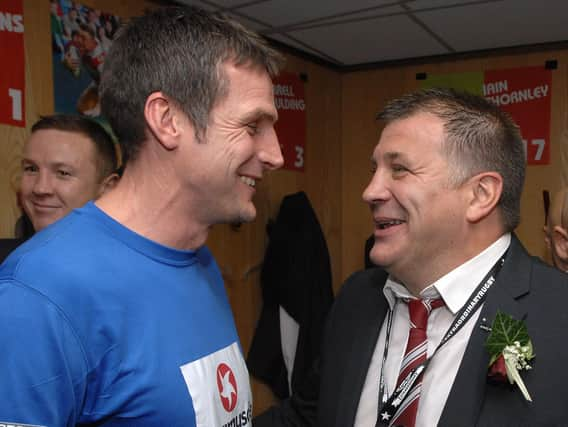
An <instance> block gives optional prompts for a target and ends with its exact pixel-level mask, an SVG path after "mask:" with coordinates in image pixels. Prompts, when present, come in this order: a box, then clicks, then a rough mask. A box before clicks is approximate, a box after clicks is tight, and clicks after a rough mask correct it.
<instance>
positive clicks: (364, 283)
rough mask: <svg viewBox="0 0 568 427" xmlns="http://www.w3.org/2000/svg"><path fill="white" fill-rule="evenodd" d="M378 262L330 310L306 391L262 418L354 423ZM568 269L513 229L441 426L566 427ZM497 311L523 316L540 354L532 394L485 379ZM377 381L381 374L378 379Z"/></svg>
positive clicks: (376, 323)
mask: <svg viewBox="0 0 568 427" xmlns="http://www.w3.org/2000/svg"><path fill="white" fill-rule="evenodd" d="M385 280H386V274H385V273H384V272H382V271H381V270H378V269H370V270H365V271H362V272H359V273H356V274H354V275H353V276H351V277H350V278H349V279H348V280H347V282H346V283H345V284H344V286H343V287H342V290H341V292H340V294H339V295H338V297H337V299H336V302H335V304H334V306H333V308H332V311H331V312H330V315H329V318H328V324H327V329H326V333H325V336H324V339H323V348H322V353H321V354H322V359H321V363H320V366H319V367H318V368H317V369H316V370H314V373H313V376H312V382H311V383H310V384H306V385H305V387H304V388H303V390H302V393H298V394H297V395H295V396H293V398H292V399H290V400H288V401H286V402H284V403H283V404H282V405H281V406H280V407H275V408H272V409H271V410H269V411H268V412H266V413H265V414H263V415H262V416H260V417H257V418H256V419H255V422H254V426H255V427H263V426H270V425H276V426H278V425H286V426H301V425H318V426H322V427H332V426H336V427H347V426H352V425H353V422H354V420H355V415H356V412H357V407H358V404H359V398H360V395H361V391H362V388H363V384H364V382H365V378H366V375H367V370H368V367H369V363H370V360H371V356H372V354H373V351H374V348H375V345H376V343H377V338H378V335H379V331H380V329H381V325H382V324H383V320H384V318H385V315H386V313H387V310H388V304H387V302H386V300H385V298H384V295H383V293H382V287H383V285H384V283H385ZM567 303H568V275H566V274H564V273H562V272H560V271H558V270H556V269H553V268H551V267H549V266H547V265H545V264H544V263H543V262H541V261H540V260H539V259H538V258H536V257H531V256H529V254H528V253H527V252H526V251H525V249H524V248H523V246H522V245H521V243H520V242H519V240H518V239H517V238H516V237H515V236H513V239H512V242H511V247H510V249H509V253H508V255H507V258H506V261H505V264H504V265H503V268H502V269H501V272H500V273H499V275H498V277H497V281H496V282H495V284H494V285H493V286H492V287H491V289H490V290H489V292H488V294H487V299H486V301H485V304H484V306H483V308H482V311H481V313H480V316H479V320H478V325H476V326H475V328H474V330H473V332H472V335H471V337H470V339H469V343H468V345H467V349H466V352H465V354H464V357H463V360H462V362H461V365H460V368H459V370H458V373H457V376H456V379H455V381H454V384H453V386H452V389H451V391H450V394H449V396H448V400H447V401H446V405H445V407H444V410H443V412H442V416H441V418H440V422H439V426H448V427H450V426H451V427H460V426H500V427H501V426H568V397H566V396H567V393H566V389H565V387H566V384H568V354H567V353H568V351H567V350H568V339H567V338H568V306H567V305H566V304H567ZM497 310H500V311H502V312H505V313H507V314H509V315H511V316H513V317H514V318H516V319H523V320H524V321H525V323H526V325H527V328H528V332H529V336H530V337H531V340H532V343H533V346H534V353H535V354H536V357H535V359H533V360H532V361H531V365H532V367H533V369H532V370H530V371H523V373H522V377H523V380H524V382H525V384H526V386H527V388H528V390H529V392H530V394H531V396H532V398H533V402H532V403H528V402H526V401H525V400H524V398H523V396H522V394H521V393H520V391H519V390H518V389H517V387H516V386H514V387H513V386H509V385H508V384H490V383H488V382H487V367H488V363H489V354H488V353H487V351H486V349H485V347H484V343H485V340H486V339H487V335H488V332H486V331H485V330H483V329H481V328H480V327H479V325H481V323H482V322H483V319H486V322H485V323H486V324H488V325H490V324H491V322H492V321H493V319H494V317H495V314H496V312H497ZM377 380H378V379H377Z"/></svg>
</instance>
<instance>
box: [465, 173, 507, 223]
mask: <svg viewBox="0 0 568 427" xmlns="http://www.w3.org/2000/svg"><path fill="white" fill-rule="evenodd" d="M469 184H470V200H469V206H468V209H467V213H466V218H467V220H468V221H470V222H479V221H481V220H482V219H484V218H486V217H487V216H488V215H489V214H491V212H493V210H494V209H495V206H497V204H498V203H499V199H500V198H501V193H502V192H503V178H502V177H501V175H500V174H499V173H497V172H481V173H479V174H477V175H475V176H473V177H472V178H470V180H469Z"/></svg>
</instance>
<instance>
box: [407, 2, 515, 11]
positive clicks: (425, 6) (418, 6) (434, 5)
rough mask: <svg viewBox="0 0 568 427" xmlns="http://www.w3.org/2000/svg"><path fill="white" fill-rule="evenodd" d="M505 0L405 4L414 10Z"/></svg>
mask: <svg viewBox="0 0 568 427" xmlns="http://www.w3.org/2000/svg"><path fill="white" fill-rule="evenodd" d="M502 1H505V0H411V1H409V2H405V5H406V6H407V7H408V8H409V9H412V10H420V9H432V8H450V7H456V6H463V5H466V4H475V3H496V2H502Z"/></svg>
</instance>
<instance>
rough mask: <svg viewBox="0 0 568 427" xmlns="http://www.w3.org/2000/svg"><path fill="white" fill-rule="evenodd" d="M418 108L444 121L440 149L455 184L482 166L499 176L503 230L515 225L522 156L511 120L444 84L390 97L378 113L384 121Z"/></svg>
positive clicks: (491, 105) (487, 103) (484, 102)
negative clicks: (440, 86) (445, 86)
mask: <svg viewBox="0 0 568 427" xmlns="http://www.w3.org/2000/svg"><path fill="white" fill-rule="evenodd" d="M420 112H427V113H430V114H433V115H435V116H437V117H438V118H440V119H441V120H442V121H443V123H444V132H445V138H444V141H442V150H443V153H444V154H445V155H446V157H447V158H448V160H449V162H448V163H449V164H450V167H451V183H452V184H453V185H455V186H457V185H461V184H462V183H464V182H465V181H467V180H468V179H469V178H471V177H472V176H474V175H475V174H477V173H480V172H484V171H495V172H497V173H499V174H500V175H501V177H502V178H503V193H502V194H501V199H500V200H499V206H500V208H501V213H502V218H503V225H504V227H505V229H506V230H507V231H512V230H514V229H515V228H516V227H517V225H519V221H520V211H521V195H522V192H523V185H524V181H525V169H526V165H525V163H526V160H525V148H524V144H523V140H522V137H521V133H520V130H519V127H518V126H517V125H516V124H515V122H514V121H513V119H512V118H511V117H510V116H509V115H508V114H507V113H505V112H504V111H502V110H501V109H500V108H499V107H498V106H497V105H496V104H494V103H492V102H491V101H488V100H486V99H485V98H483V97H481V96H477V95H473V94H471V93H467V92H460V91H457V90H454V89H445V88H443V89H442V88H434V89H425V90H420V91H417V92H414V93H410V94H407V95H404V96H402V97H400V98H398V99H395V100H393V101H391V102H389V103H388V104H387V106H386V107H385V108H384V110H383V111H382V112H381V113H379V114H378V116H377V118H378V119H379V120H383V121H385V122H386V123H387V124H388V123H391V122H393V121H395V120H399V119H404V118H408V117H410V116H412V115H414V114H416V113H420Z"/></svg>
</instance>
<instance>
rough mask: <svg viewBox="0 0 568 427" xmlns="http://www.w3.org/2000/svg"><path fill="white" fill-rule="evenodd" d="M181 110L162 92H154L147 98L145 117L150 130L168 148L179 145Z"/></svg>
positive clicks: (171, 148)
mask: <svg viewBox="0 0 568 427" xmlns="http://www.w3.org/2000/svg"><path fill="white" fill-rule="evenodd" d="M180 113H181V110H180V109H179V108H178V107H177V105H176V104H175V102H173V101H172V100H171V99H170V98H168V97H167V96H166V95H164V94H163V93H162V92H153V93H151V94H150V95H149V96H148V98H146V104H145V105H144V118H145V119H146V125H147V126H148V129H149V131H150V132H151V133H152V135H153V136H154V138H155V139H156V141H158V142H159V143H160V144H161V145H162V146H163V147H164V148H165V149H166V150H175V149H176V148H177V147H178V145H179V136H180V133H181V126H182V122H181V120H180V117H181V116H180Z"/></svg>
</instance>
